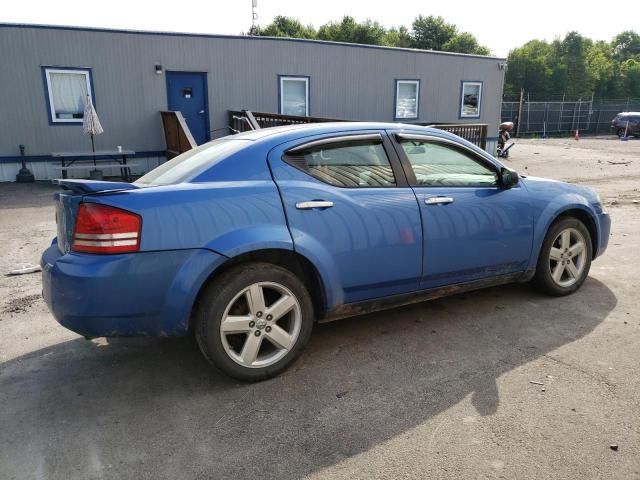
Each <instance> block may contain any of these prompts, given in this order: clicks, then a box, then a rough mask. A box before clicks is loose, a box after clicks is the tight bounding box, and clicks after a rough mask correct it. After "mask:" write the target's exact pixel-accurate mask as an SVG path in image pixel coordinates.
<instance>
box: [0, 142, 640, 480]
mask: <svg viewBox="0 0 640 480" xmlns="http://www.w3.org/2000/svg"><path fill="white" fill-rule="evenodd" d="M511 154H512V157H511V158H510V159H509V161H508V162H507V163H508V164H509V165H511V166H512V167H514V168H516V169H517V170H518V171H520V172H522V173H526V174H529V175H539V176H546V177H551V178H557V179H565V180H573V181H578V182H580V183H584V184H588V185H592V186H594V187H596V188H597V189H598V190H599V191H600V192H601V194H602V196H603V198H604V199H605V202H606V204H607V209H608V210H609V211H610V213H611V215H612V218H613V231H612V236H611V240H610V245H609V249H608V251H607V253H606V254H605V256H603V257H602V258H600V259H598V260H597V261H596V262H594V264H593V266H592V270H591V276H590V278H589V279H587V281H586V282H585V284H584V286H583V288H582V289H581V290H580V291H579V292H577V293H576V294H574V295H572V296H570V297H566V298H561V299H555V298H548V297H544V296H541V295H539V294H537V293H535V292H533V291H531V290H530V289H529V288H528V287H527V286H526V285H512V286H507V287H501V288H493V289H488V290H484V291H479V292H473V293H468V294H464V295H460V296H456V297H450V298H446V299H441V300H437V301H433V302H430V303H426V304H420V305H413V306H410V307H406V308H400V309H396V310H391V311H387V312H383V313H378V314H374V315H368V316H363V317H359V318H352V319H347V320H343V321H339V322H334V323H331V324H326V325H320V326H318V328H316V330H315V332H314V335H313V337H312V340H311V344H310V346H309V348H308V349H307V351H306V352H305V353H304V354H303V356H302V357H301V359H300V360H299V361H298V362H297V363H296V364H295V365H294V367H293V368H292V369H290V370H289V371H287V372H286V373H285V374H284V375H282V376H280V377H278V378H275V379H273V380H269V381H266V382H262V383H259V384H239V383H237V382H234V381H231V380H229V379H227V378H224V377H222V376H220V375H218V374H217V373H216V372H214V371H212V370H211V369H210V368H209V367H208V366H207V364H206V363H205V362H204V360H203V359H202V358H201V356H200V354H199V352H198V351H197V350H196V349H195V348H194V346H193V344H192V343H191V342H190V341H189V340H184V339H182V340H180V339H178V340H172V339H113V340H112V339H109V340H105V339H96V340H93V341H86V340H84V339H82V338H80V337H78V336H77V335H75V334H73V333H71V332H69V331H67V330H65V329H64V328H62V327H60V326H58V325H57V324H56V322H55V321H54V320H53V318H52V317H51V315H50V314H49V313H48V311H47V309H46V307H45V305H44V303H43V302H42V300H41V298H40V296H39V292H40V278H39V275H38V274H34V275H25V276H21V277H9V276H0V478H2V479H3V480H4V479H23V478H38V479H39V478H44V479H65V480H66V479H90V478H108V479H111V478H113V479H123V478H136V479H146V478H149V479H156V478H191V479H192V478H215V479H218V478H234V479H240V478H279V479H284V478H302V477H308V478H344V479H353V478H389V479H396V478H416V479H418V478H419V479H422V478H451V479H459V478H562V479H564V478H616V479H629V478H640V376H639V375H638V365H639V364H640V347H639V341H640V299H639V297H638V294H637V292H638V286H639V281H638V273H639V271H640V263H639V256H640V205H638V201H639V200H640V191H639V188H640V141H630V142H620V141H617V140H613V139H611V138H609V139H589V140H585V139H583V140H580V141H579V142H576V141H575V140H572V139H571V140H569V139H567V140H559V139H555V140H526V141H519V142H518V144H517V145H516V146H515V147H513V149H512V151H511ZM610 162H615V164H611V163H610ZM619 162H630V163H628V164H622V163H619ZM52 192H53V189H52V187H51V186H49V185H45V184H38V185H35V186H33V185H32V186H20V185H15V184H0V242H2V245H3V247H4V248H3V250H2V253H1V254H0V272H6V271H7V270H8V269H9V268H10V267H11V266H12V265H13V264H14V263H16V262H19V261H31V262H37V261H38V257H39V253H40V252H41V251H42V250H43V249H44V248H45V247H46V246H47V245H48V243H49V241H50V239H51V238H52V237H53V235H54V231H55V225H54V211H53V208H52V206H51V202H50V196H51V193H52ZM534 382H535V383H534ZM611 445H617V450H614V449H612V448H611V447H610V446H611Z"/></svg>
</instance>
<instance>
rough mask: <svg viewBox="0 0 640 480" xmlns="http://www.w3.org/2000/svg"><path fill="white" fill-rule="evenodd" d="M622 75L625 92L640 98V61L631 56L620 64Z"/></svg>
mask: <svg viewBox="0 0 640 480" xmlns="http://www.w3.org/2000/svg"><path fill="white" fill-rule="evenodd" d="M620 75H621V77H622V78H621V79H622V85H623V87H624V89H625V93H626V95H627V96H629V97H635V98H640V61H638V60H635V59H633V58H630V59H628V60H625V61H624V62H623V63H622V65H620Z"/></svg>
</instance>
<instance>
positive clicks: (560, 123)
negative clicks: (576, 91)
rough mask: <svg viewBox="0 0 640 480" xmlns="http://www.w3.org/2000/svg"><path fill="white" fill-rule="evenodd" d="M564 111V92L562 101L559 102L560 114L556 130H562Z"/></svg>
mask: <svg viewBox="0 0 640 480" xmlns="http://www.w3.org/2000/svg"><path fill="white" fill-rule="evenodd" d="M563 113H564V93H563V94H562V103H561V104H560V115H558V132H561V131H562V114H563Z"/></svg>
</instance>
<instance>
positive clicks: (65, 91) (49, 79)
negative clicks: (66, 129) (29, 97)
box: [44, 67, 92, 123]
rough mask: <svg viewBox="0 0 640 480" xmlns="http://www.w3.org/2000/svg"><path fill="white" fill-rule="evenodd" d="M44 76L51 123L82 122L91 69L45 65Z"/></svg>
mask: <svg viewBox="0 0 640 480" xmlns="http://www.w3.org/2000/svg"><path fill="white" fill-rule="evenodd" d="M44 77H45V82H46V89H47V91H46V96H47V102H48V106H49V115H50V117H49V120H50V121H51V123H82V119H83V116H84V106H85V103H86V101H87V95H89V97H91V96H92V93H91V70H89V69H87V68H84V69H80V68H79V69H71V68H49V67H44Z"/></svg>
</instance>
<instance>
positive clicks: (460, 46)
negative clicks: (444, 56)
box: [442, 32, 491, 55]
mask: <svg viewBox="0 0 640 480" xmlns="http://www.w3.org/2000/svg"><path fill="white" fill-rule="evenodd" d="M442 50H444V51H445V52H457V53H474V54H476V55H489V54H490V53H491V52H490V51H489V49H488V48H487V47H483V46H482V45H479V44H478V40H477V39H476V37H474V36H473V35H471V34H470V33H467V32H461V33H456V34H455V35H454V36H453V37H451V38H450V39H449V40H448V41H447V42H446V43H445V44H444V45H443V46H442Z"/></svg>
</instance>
